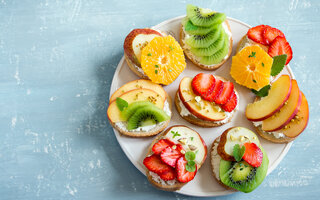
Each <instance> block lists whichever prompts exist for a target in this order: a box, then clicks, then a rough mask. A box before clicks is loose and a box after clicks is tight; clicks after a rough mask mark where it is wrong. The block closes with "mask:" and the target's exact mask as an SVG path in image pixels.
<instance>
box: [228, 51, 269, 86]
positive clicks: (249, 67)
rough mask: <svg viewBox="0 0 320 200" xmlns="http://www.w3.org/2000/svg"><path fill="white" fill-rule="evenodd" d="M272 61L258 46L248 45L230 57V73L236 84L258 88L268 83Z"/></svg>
mask: <svg viewBox="0 0 320 200" xmlns="http://www.w3.org/2000/svg"><path fill="white" fill-rule="evenodd" d="M272 62H273V59H272V58H271V57H270V56H269V55H268V54H267V53H266V52H265V51H264V50H263V49H262V48H261V47H260V46H258V45H254V46H248V47H245V48H243V49H242V50H241V51H240V52H239V53H237V54H236V55H235V56H233V57H232V64H231V71H230V74H231V76H232V78H233V79H234V80H235V81H236V82H237V83H238V84H240V85H243V86H245V87H247V88H250V89H255V90H260V89H261V88H263V87H264V86H266V85H268V84H269V83H270V72H271V67H272Z"/></svg>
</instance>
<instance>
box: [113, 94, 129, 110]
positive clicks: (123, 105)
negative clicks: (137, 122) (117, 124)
mask: <svg viewBox="0 0 320 200" xmlns="http://www.w3.org/2000/svg"><path fill="white" fill-rule="evenodd" d="M116 104H117V107H118V108H119V110H120V111H123V109H124V108H126V107H128V102H127V101H126V100H124V99H121V98H120V97H117V99H116Z"/></svg>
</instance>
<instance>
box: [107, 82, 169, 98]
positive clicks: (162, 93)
mask: <svg viewBox="0 0 320 200" xmlns="http://www.w3.org/2000/svg"><path fill="white" fill-rule="evenodd" d="M140 88H145V89H150V90H153V91H155V92H156V93H158V94H159V95H160V96H161V97H162V98H163V99H166V92H165V91H164V89H163V88H162V87H161V86H160V85H159V84H156V83H153V82H152V81H150V80H145V79H139V80H134V81H130V82H128V83H126V84H124V85H123V86H121V87H120V88H119V89H118V90H117V91H115V92H114V93H113V94H112V96H111V97H110V101H109V102H112V101H114V100H115V99H116V98H117V97H119V96H120V95H122V94H124V93H126V92H128V91H130V90H134V89H140Z"/></svg>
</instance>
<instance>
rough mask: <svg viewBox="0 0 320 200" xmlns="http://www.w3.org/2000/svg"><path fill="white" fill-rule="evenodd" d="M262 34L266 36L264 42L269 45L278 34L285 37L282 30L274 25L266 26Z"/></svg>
mask: <svg viewBox="0 0 320 200" xmlns="http://www.w3.org/2000/svg"><path fill="white" fill-rule="evenodd" d="M262 35H263V38H264V42H265V43H266V44H268V45H270V44H271V43H272V42H273V40H274V39H275V38H276V37H278V36H281V37H285V36H284V34H283V33H282V31H280V30H279V29H277V28H273V27H267V28H265V29H264V31H263V34H262Z"/></svg>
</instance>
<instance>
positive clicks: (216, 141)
mask: <svg viewBox="0 0 320 200" xmlns="http://www.w3.org/2000/svg"><path fill="white" fill-rule="evenodd" d="M228 130H229V129H228ZM219 143H220V136H219V137H217V138H216V139H215V140H214V141H213V143H212V145H211V151H210V165H211V169H212V170H211V171H212V175H213V177H214V178H215V179H216V180H217V182H218V183H219V184H220V185H221V186H223V187H224V188H226V189H227V190H234V191H236V190H235V189H233V188H231V187H228V186H227V185H225V184H224V183H222V182H221V180H218V179H217V176H216V175H217V174H215V170H214V156H219V154H217V155H214V154H213V151H214V149H215V148H216V146H217V145H219ZM218 176H220V175H219V174H218Z"/></svg>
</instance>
